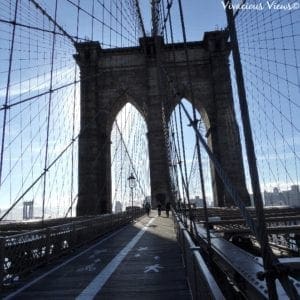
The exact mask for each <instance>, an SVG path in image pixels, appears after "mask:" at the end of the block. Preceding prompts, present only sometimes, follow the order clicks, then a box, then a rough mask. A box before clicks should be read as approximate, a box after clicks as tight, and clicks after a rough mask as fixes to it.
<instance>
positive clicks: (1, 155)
mask: <svg viewBox="0 0 300 300" xmlns="http://www.w3.org/2000/svg"><path fill="white" fill-rule="evenodd" d="M18 4H19V0H16V6H15V14H14V23H13V24H14V25H13V31H12V38H11V46H10V53H9V66H8V75H7V84H6V92H5V102H4V105H3V107H4V115H3V127H2V139H1V153H0V186H1V182H2V169H3V157H4V146H5V130H6V119H7V110H8V107H7V104H8V96H9V87H10V80H11V68H12V59H13V52H14V44H15V35H16V20H17V12H18Z"/></svg>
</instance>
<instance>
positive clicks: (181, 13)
mask: <svg viewBox="0 0 300 300" xmlns="http://www.w3.org/2000/svg"><path fill="white" fill-rule="evenodd" d="M178 4H179V12H180V21H181V28H182V35H183V42H184V52H185V58H186V62H187V72H188V83H189V90H190V93H191V100H192V107H193V119H194V120H193V122H194V123H195V125H197V123H198V120H197V117H196V107H195V98H194V91H193V86H192V75H191V67H190V59H189V53H188V49H187V38H186V30H185V23H184V17H183V9H182V3H181V0H178ZM181 105H182V104H181ZM195 139H196V148H197V156H198V167H199V172H200V183H201V191H202V198H203V207H204V217H205V223H206V236H207V243H208V246H209V248H210V244H211V242H210V231H209V226H208V212H207V201H206V194H205V185H204V176H203V168H202V161H201V151H200V144H199V139H198V138H197V134H196V133H195Z"/></svg>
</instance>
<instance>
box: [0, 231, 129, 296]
mask: <svg viewBox="0 0 300 300" xmlns="http://www.w3.org/2000/svg"><path fill="white" fill-rule="evenodd" d="M127 227H128V226H125V227H123V228H121V229H119V230H118V231H116V232H114V233H112V234H110V235H109V236H107V237H106V238H104V239H103V240H101V241H100V242H98V243H97V244H94V245H92V246H91V247H89V248H87V249H85V250H84V251H83V252H80V253H78V254H77V255H75V256H73V257H71V258H70V259H68V260H66V261H64V262H63V263H62V264H60V265H58V266H56V267H54V268H53V269H51V270H49V271H48V272H46V273H44V274H42V275H41V276H39V277H37V278H35V279H33V280H32V281H30V282H28V283H27V284H25V285H24V286H23V287H21V288H19V289H18V290H16V291H15V292H13V293H11V294H9V295H7V296H6V297H5V298H3V300H9V299H13V298H14V297H15V296H17V295H18V294H20V293H21V292H23V291H24V290H26V289H28V288H29V287H31V286H32V285H34V284H35V283H37V282H38V281H40V280H42V279H43V278H45V277H46V276H48V275H50V274H51V273H53V272H55V271H57V270H58V269H60V268H62V267H64V266H65V265H67V264H68V263H70V262H72V261H73V260H75V259H76V258H78V257H80V256H81V255H83V254H85V253H87V252H88V251H90V250H92V249H93V248H95V247H97V246H99V245H101V244H102V243H104V242H105V241H107V240H108V239H110V238H112V237H113V236H115V235H117V234H118V233H119V232H121V231H122V230H124V229H125V228H127Z"/></svg>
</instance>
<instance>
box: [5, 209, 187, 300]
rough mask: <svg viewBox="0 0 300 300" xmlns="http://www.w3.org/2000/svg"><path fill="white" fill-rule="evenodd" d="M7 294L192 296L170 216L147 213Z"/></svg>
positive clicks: (147, 299) (133, 299)
mask: <svg viewBox="0 0 300 300" xmlns="http://www.w3.org/2000/svg"><path fill="white" fill-rule="evenodd" d="M51 267H52V268H50V269H47V270H45V271H44V270H43V271H44V272H43V273H41V274H40V276H38V277H35V278H31V279H30V281H28V282H26V283H24V285H23V286H21V287H20V288H19V289H18V290H16V291H15V292H14V293H11V294H9V295H7V297H4V299H107V300H115V299H116V300H117V299H120V300H127V299H128V300H129V299H130V300H151V299H153V300H158V299H163V300H167V299H170V300H174V299H176V300H181V299H183V300H185V299H191V295H190V291H189V289H188V285H187V282H186V279H185V273H184V268H183V265H182V260H181V253H180V249H179V246H178V244H177V242H176V237H175V233H174V229H173V222H172V219H169V218H166V217H165V216H161V217H157V215H156V212H152V216H151V217H150V218H148V217H143V218H141V219H140V220H139V221H138V222H136V223H135V224H134V225H129V226H127V227H125V228H123V229H121V230H119V231H118V232H117V233H113V234H111V235H109V236H107V237H105V238H102V239H101V240H99V241H97V242H95V244H94V245H92V246H90V247H88V248H85V249H82V251H81V252H80V253H77V254H75V255H74V256H73V257H71V258H69V257H68V258H67V259H66V260H65V261H64V262H60V264H58V265H56V266H51Z"/></svg>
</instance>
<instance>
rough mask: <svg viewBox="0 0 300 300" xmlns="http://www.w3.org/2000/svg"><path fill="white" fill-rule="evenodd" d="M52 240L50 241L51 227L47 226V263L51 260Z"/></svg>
mask: <svg viewBox="0 0 300 300" xmlns="http://www.w3.org/2000/svg"><path fill="white" fill-rule="evenodd" d="M50 245H51V241H50V228H49V227H47V228H46V263H47V264H48V263H49V261H50V255H51V253H50V251H51V248H50V247H51V246H50Z"/></svg>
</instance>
